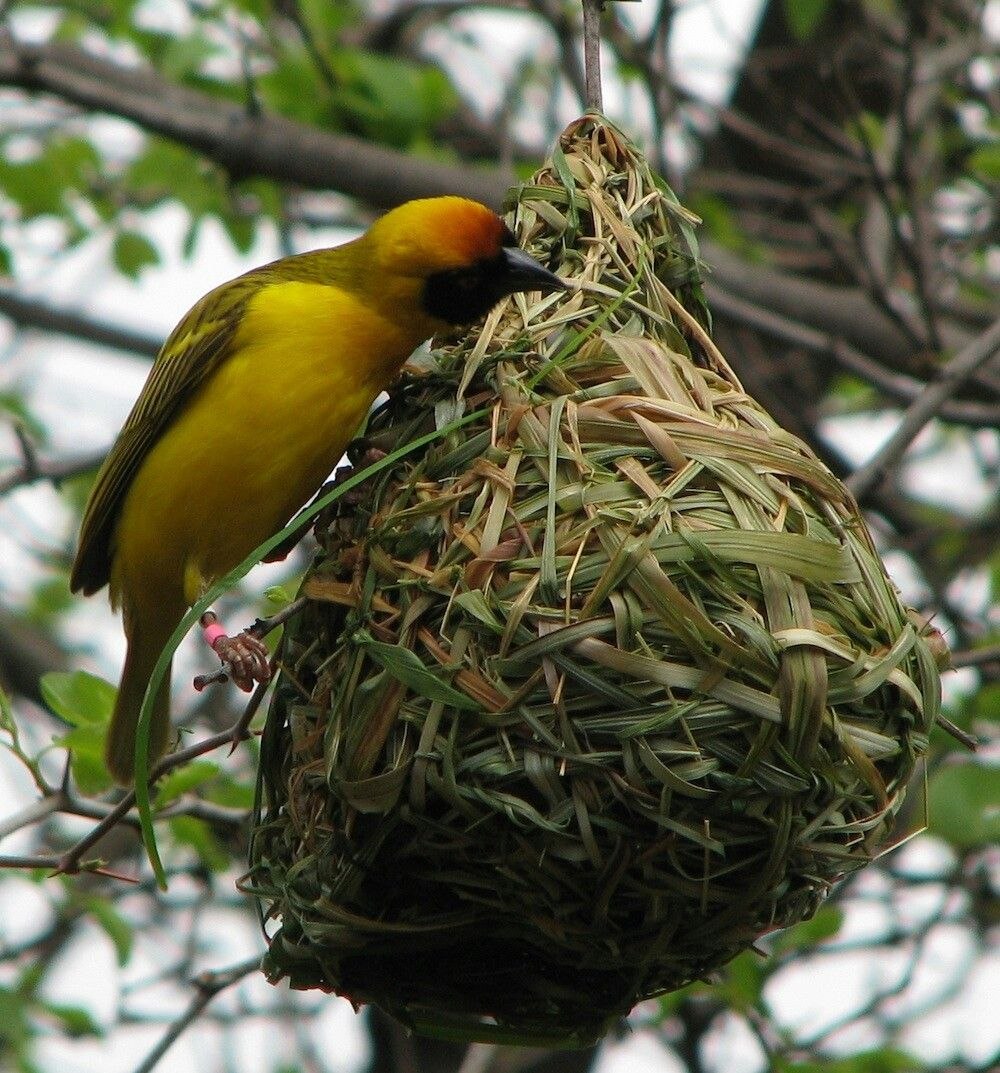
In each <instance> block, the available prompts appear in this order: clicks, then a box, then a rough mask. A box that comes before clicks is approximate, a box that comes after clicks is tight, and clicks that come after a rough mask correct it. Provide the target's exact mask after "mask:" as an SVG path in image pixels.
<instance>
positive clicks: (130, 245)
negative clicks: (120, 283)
mask: <svg viewBox="0 0 1000 1073" xmlns="http://www.w3.org/2000/svg"><path fill="white" fill-rule="evenodd" d="M111 255H112V257H113V259H114V262H115V268H117V269H118V271H119V272H121V274H122V275H123V276H128V278H129V279H138V277H139V274H140V273H141V272H142V270H143V269H144V268H145V267H146V266H147V265H155V264H159V263H160V254H159V252H158V251H157V249H156V247H155V246H154V245H153V244H152V242H150V241H149V239H148V238H146V236H145V235H141V234H140V233H139V232H138V231H119V232H118V234H117V235H115V241H114V245H113V246H112V249H111Z"/></svg>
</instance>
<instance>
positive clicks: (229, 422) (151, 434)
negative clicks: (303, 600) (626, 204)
mask: <svg viewBox="0 0 1000 1073" xmlns="http://www.w3.org/2000/svg"><path fill="white" fill-rule="evenodd" d="M564 286H565V285H564V284H563V283H562V282H561V281H560V280H559V278H558V277H557V276H555V275H553V273H551V272H549V271H548V270H547V269H545V268H543V267H542V265H540V264H539V263H538V262H537V261H535V260H534V259H533V258H531V257H529V256H528V255H527V254H526V253H524V252H522V251H521V250H520V249H518V247H517V244H516V242H515V239H514V236H513V235H512V234H511V232H510V230H509V229H508V228H507V227H506V226H505V225H504V223H503V221H501V220H500V218H499V217H498V216H496V215H495V214H494V213H493V212H491V211H490V210H489V209H487V208H486V207H485V206H483V205H480V204H478V203H477V202H474V201H468V200H466V199H464V198H458V197H441V198H428V199H424V200H420V201H411V202H408V203H407V204H405V205H401V206H400V207H399V208H396V209H393V210H392V211H391V212H389V213H387V214H386V215H385V216H383V217H382V218H381V219H379V220H378V221H376V222H375V223H374V224H373V225H372V227H371V228H370V229H369V230H368V231H367V233H365V234H364V235H362V236H361V237H360V238H358V239H355V240H354V241H353V242H348V243H346V244H345V245H343V246H338V247H336V248H335V249H325V250H316V251H314V252H312V253H304V254H299V255H298V256H295V257H286V258H284V259H282V260H280V261H275V262H273V263H271V264H268V265H264V266H263V267H261V268H257V269H254V270H252V271H250V272H247V273H246V274H244V275H242V276H239V277H237V278H236V279H234V280H231V281H230V282H229V283H224V284H223V285H222V286H220V287H217V288H216V289H215V290H213V291H211V292H210V293H209V294H207V295H205V297H204V298H202V299H201V301H199V302H198V303H197V304H196V305H195V306H194V308H193V309H192V310H191V311H190V312H189V313H188V314H187V316H185V317H184V319H183V320H182V321H181V322H180V324H178V326H177V327H176V328H175V329H174V331H173V332H172V333H171V335H170V337H169V339H168V340H167V342H166V343H165V344H164V346H163V349H162V350H161V351H160V354H159V356H158V357H157V359H156V361H155V362H154V363H153V367H152V370H151V372H150V375H149V379H148V380H147V381H146V384H145V386H144V387H143V389H142V393H141V394H140V396H139V398H138V400H137V402H136V404H135V406H134V407H133V408H132V412H131V413H130V414H129V416H128V418H127V420H126V422H125V425H124V427H123V428H122V430H121V433H120V434H119V436H118V439H117V441H116V442H115V444H114V446H113V447H112V449H111V452H110V454H109V455H108V457H107V459H106V461H105V462H104V465H103V466H102V467H101V469H100V471H99V473H98V475H97V479H96V482H95V484H94V487H93V490H92V492H91V494H90V499H89V501H88V503H87V507H86V510H85V512H84V516H83V523H82V527H81V530H80V539H79V545H78V549H77V553H76V559H75V561H74V563H73V570H72V575H71V579H70V586H71V588H72V590H73V591H74V592H78V591H82V592H83V593H85V594H87V595H89V594H91V593H94V592H97V591H98V590H99V589H101V588H102V587H103V586H104V585H105V584H107V585H108V586H109V589H110V599H111V604H112V607H114V608H116V609H119V608H120V609H121V611H122V614H123V620H124V627H125V635H126V638H127V641H128V652H127V655H126V657H125V666H124V669H123V671H122V677H121V684H120V685H119V688H118V699H117V702H116V704H115V710H114V715H113V717H112V720H111V726H110V728H109V731H108V738H107V746H106V754H105V755H106V761H107V765H108V770H109V771H110V772H111V774H112V775H113V776H114V778H115V779H117V780H118V781H119V782H121V783H123V784H126V785H127V784H128V783H130V782H131V781H132V770H133V764H134V752H135V731H136V723H137V721H138V718H139V710H140V707H141V704H142V699H143V696H144V694H145V691H146V686H147V684H148V682H149V677H150V675H151V673H152V670H153V666H154V665H155V663H156V660H157V659H158V657H159V654H160V652H161V650H162V649H163V647H164V645H165V644H166V642H167V640H168V638H169V637H170V634H171V633H172V632H173V631H174V629H175V627H176V626H177V623H178V622H179V621H180V619H181V618H182V617H183V615H184V613H185V612H186V610H187V608H188V607H190V606H191V605H192V604H193V603H194V602H195V601H196V600H197V599H198V598H199V596H201V595H202V594H203V593H204V591H205V590H206V588H207V587H208V586H209V585H210V584H211V583H212V582H213V581H215V580H216V579H218V578H219V577H221V576H222V575H223V574H225V573H227V572H228V571H229V570H231V569H232V568H233V567H234V566H236V565H237V564H238V563H240V562H242V560H243V559H245V558H246V557H247V555H249V554H250V552H251V551H252V550H253V549H254V548H255V547H256V546H257V545H258V544H260V543H261V542H262V541H264V540H266V539H267V537H269V536H271V535H272V534H273V533H274V532H276V531H277V530H278V529H279V528H280V527H281V526H282V525H284V524H285V523H286V522H287V521H288V519H289V518H291V517H292V515H294V513H295V512H296V511H297V510H298V509H299V508H300V507H301V506H302V505H303V504H304V503H305V502H306V501H307V500H308V499H309V497H310V496H311V495H312V494H313V493H314V492H315V491H316V490H317V489H318V488H319V487H320V485H321V484H322V482H323V481H324V479H325V478H326V477H327V476H328V475H329V473H330V471H331V470H332V469H333V467H334V466H335V465H336V463H337V461H338V460H339V459H340V457H341V456H342V454H343V452H344V449H345V448H346V446H347V444H348V442H349V441H350V440H351V438H352V436H353V435H354V433H355V431H356V430H357V428H358V426H359V425H360V423H361V421H362V420H363V418H364V417H365V415H366V414H367V412H368V409H369V407H370V406H371V405H372V403H373V401H374V399H375V397H376V396H377V395H378V394H379V392H381V391H383V390H384V389H385V388H386V387H388V385H389V384H391V383H392V381H393V379H394V378H395V377H396V375H397V373H398V372H399V369H400V367H401V366H402V364H403V363H404V362H405V361H406V359H407V357H408V356H409V355H410V354H411V353H412V351H413V350H414V349H415V348H416V347H417V346H418V345H419V344H420V343H421V342H423V340H425V339H427V338H428V337H430V336H431V335H434V334H435V333H436V332H438V331H441V330H443V329H445V328H447V327H449V326H452V325H457V324H467V323H470V322H472V321H475V320H477V319H478V318H479V317H481V316H482V315H483V314H484V313H486V312H487V311H488V310H489V309H490V308H492V306H494V305H495V304H496V303H497V302H498V301H500V300H501V299H502V298H504V297H505V296H507V295H509V294H512V293H514V292H515V291H542V292H549V291H555V290H561V289H563V288H564ZM209 640H210V641H211V643H212V645H213V647H214V648H215V650H216V651H217V652H218V653H219V655H220V656H221V657H222V658H223V660H224V661H225V662H227V663H228V664H229V665H230V667H231V669H232V671H233V676H234V680H235V681H236V682H237V684H238V685H240V687H241V688H243V689H249V688H251V686H252V683H253V681H254V680H257V681H261V680H263V681H266V679H267V673H268V671H267V661H266V654H265V652H264V650H263V646H261V645H260V642H258V641H255V639H253V638H248V637H247V635H246V634H241V635H239V636H238V637H236V638H228V637H225V635H224V633H223V632H222V631H221V628H220V629H218V630H217V633H216V634H214V635H209ZM169 726H170V718H169V682H165V683H164V685H163V687H162V688H161V689H160V690H159V692H158V694H157V696H156V703H155V708H154V713H153V723H152V728H151V732H150V762H151V763H152V762H153V761H155V760H156V759H157V758H158V757H160V756H161V755H162V754H163V753H164V752H165V751H166V749H167V747H168V744H169V736H170V734H169Z"/></svg>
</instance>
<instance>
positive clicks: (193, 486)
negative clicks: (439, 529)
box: [112, 282, 424, 606]
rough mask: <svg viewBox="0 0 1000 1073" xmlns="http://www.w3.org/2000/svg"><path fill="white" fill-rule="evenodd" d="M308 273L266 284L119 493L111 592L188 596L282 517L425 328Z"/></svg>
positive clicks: (326, 467) (335, 453) (336, 452)
mask: <svg viewBox="0 0 1000 1073" xmlns="http://www.w3.org/2000/svg"><path fill="white" fill-rule="evenodd" d="M421 319H422V318H419V317H418V318H415V320H416V321H417V323H412V322H411V323H410V324H409V327H408V328H407V327H402V328H401V327H399V326H396V325H393V324H392V323H390V322H389V321H387V320H386V319H384V318H383V317H381V316H379V315H378V314H376V313H374V312H372V311H370V310H368V309H366V307H364V306H362V305H361V304H360V303H358V302H357V301H356V300H355V299H353V298H351V297H350V296H349V295H346V294H344V293H342V292H340V291H337V290H335V289H333V288H330V287H326V286H322V285H319V284H312V283H299V282H289V283H280V284H274V285H271V286H269V287H267V288H265V289H264V290H263V291H261V292H260V293H259V294H258V295H256V296H255V297H254V298H253V299H252V300H251V303H250V305H249V307H248V309H247V312H246V315H245V318H244V321H243V323H242V325H241V329H240V332H239V334H238V336H237V338H236V341H235V344H234V347H233V352H232V354H231V355H230V356H229V357H227V358H226V360H225V361H224V363H223V364H222V365H221V366H220V368H219V369H218V370H217V371H216V372H215V373H214V374H213V375H212V377H211V379H210V380H209V381H208V382H207V383H206V384H205V385H203V387H202V388H201V389H200V391H199V392H198V394H197V395H196V396H195V397H194V398H193V399H192V400H191V401H190V402H189V403H188V405H187V406H186V408H185V409H184V411H183V413H182V414H181V415H180V416H179V417H178V418H177V419H176V420H175V421H174V423H173V424H172V425H171V426H170V427H169V428H168V429H167V431H166V432H165V433H164V435H163V436H162V437H161V439H160V440H159V441H158V442H157V444H156V446H155V447H154V448H153V449H152V450H151V451H150V453H149V455H148V456H147V458H146V460H145V461H144V463H143V465H142V467H141V468H140V470H139V472H138V473H137V475H136V477H135V479H134V481H133V483H132V486H131V488H130V489H129V492H128V494H127V496H126V498H125V501H124V503H123V507H122V514H121V519H120V522H119V525H118V530H117V541H116V551H115V569H114V577H113V579H112V587H113V592H115V593H117V594H121V596H122V597H123V602H125V603H126V604H131V605H132V606H137V605H144V604H148V605H152V604H155V603H161V604H162V603H163V602H166V603H174V602H176V599H177V598H178V597H180V596H181V595H183V600H184V603H185V604H191V603H193V602H194V601H195V599H197V597H198V595H199V591H198V590H199V589H200V587H201V586H202V585H203V584H204V583H207V582H210V581H212V580H214V579H217V578H218V577H220V576H221V575H222V574H224V573H226V572H228V571H229V570H231V569H232V568H233V567H234V566H236V565H237V564H238V563H239V562H241V561H242V560H243V559H245V558H246V556H247V555H248V554H249V553H250V552H251V551H252V550H253V549H254V548H255V547H256V546H257V545H258V544H260V543H261V542H262V541H263V540H265V539H267V537H268V536H270V535H272V534H273V533H274V532H275V531H276V530H278V529H279V528H280V527H281V526H282V525H283V524H284V523H285V522H287V521H288V519H289V518H290V517H291V516H292V515H293V514H294V513H295V511H296V510H297V509H298V508H299V507H301V506H302V505H303V503H305V502H306V501H307V500H308V499H309V497H310V496H311V495H312V494H313V493H314V492H315V491H316V490H317V488H318V487H319V486H320V484H321V483H322V481H323V480H324V478H325V477H326V476H327V475H328V474H329V473H330V471H331V469H332V468H333V467H334V466H335V465H336V463H337V461H338V459H339V458H340V457H341V455H342V454H343V452H344V449H345V447H346V446H347V444H348V442H349V441H350V439H351V438H352V436H353V435H354V433H355V431H356V430H357V428H358V426H359V424H360V423H361V421H362V419H363V418H364V416H365V414H366V413H367V411H368V408H369V407H370V406H371V404H372V402H373V400H374V398H375V396H376V395H377V394H378V393H379V391H381V390H383V389H384V388H385V387H386V386H387V385H388V384H389V383H390V382H391V380H392V379H393V378H394V376H395V374H396V373H397V372H398V369H399V366H400V365H401V364H402V362H403V361H405V360H406V358H407V356H408V355H409V354H410V352H411V351H412V350H413V348H414V347H415V346H416V345H417V344H418V343H420V341H421V340H422V338H424V336H423V335H422V334H421V332H422V331H423V330H424V326H423V325H422V324H421V323H419V322H420V321H421Z"/></svg>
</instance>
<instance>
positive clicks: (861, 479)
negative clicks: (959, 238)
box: [846, 319, 1000, 498]
mask: <svg viewBox="0 0 1000 1073" xmlns="http://www.w3.org/2000/svg"><path fill="white" fill-rule="evenodd" d="M998 351H1000V319H998V320H996V321H994V323H993V326H992V327H991V328H989V329H988V330H987V331H985V332H984V333H983V334H982V335H981V336H979V338H978V339H976V340H974V341H973V342H972V343H970V344H969V345H968V346H967V347H966V348H965V349H964V350H961V351H960V352H959V353H958V354H956V355H955V357H954V358H952V359H951V361H949V362H948V364H947V365H945V366H944V368H943V369H942V370H941V375H940V378H939V379H938V380H936V381H935V382H934V383H932V384H928V386H927V387H926V388H925V389H924V391H923V392H922V393H921V395H920V397H919V398H918V399H917V400H916V401H915V402H914V403H913V404H912V405H911V406H910V408H909V409H908V410H907V411H906V413H905V414H904V415H903V420H902V421H900V423H899V427H898V428H897V429H896V431H895V432H894V433H893V434H892V435H891V436H890V437H889V439H888V440H887V441H886V442H885V444H883V446H882V448H881V449H880V450H879V451H877V452H876V453H875V454H874V455H873V456H872V458H870V459H869V460H868V461H867V462H866V463H865V464H864V465H863V466H861V467H860V468H859V469H857V470H855V471H854V473H852V474H851V476H850V477H848V479H847V482H846V483H847V487H848V488H849V489H850V490H851V491H852V492H853V493H854V495H855V496H857V497H858V498H861V497H862V496H864V495H865V494H866V493H867V492H869V491H871V489H872V488H873V487H874V486H875V485H876V484H877V483H878V482H879V481H881V480H882V478H883V477H884V476H885V474H886V472H887V471H888V470H889V469H891V468H892V467H893V466H895V465H896V464H897V463H898V462H899V461H900V459H901V458H902V457H903V455H904V454H905V453H906V449H907V447H909V446H910V444H911V443H912V442H913V440H914V439H916V437H917V434H918V433H919V432H920V430H921V429H922V428H923V427H924V426H925V425H926V424H927V423H928V422H929V421H930V420H931V419H932V418H934V417H936V416H937V415H938V414H939V413H940V411H941V406H942V405H943V404H944V402H945V401H946V400H947V399H949V398H950V397H951V396H952V395H954V393H955V392H956V391H957V390H958V389H959V387H961V385H962V384H963V383H965V381H966V380H968V379H969V377H971V376H972V374H973V373H974V372H975V371H976V370H977V369H980V368H982V367H984V366H985V365H986V364H987V363H988V362H990V361H991V360H992V359H993V358H994V357H995V356H996V354H997V352H998Z"/></svg>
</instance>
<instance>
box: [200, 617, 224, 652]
mask: <svg viewBox="0 0 1000 1073" xmlns="http://www.w3.org/2000/svg"><path fill="white" fill-rule="evenodd" d="M201 635H202V637H204V638H205V640H206V641H207V642H208V644H209V645H210V646H211V647H212V648H215V642H216V641H218V640H219V638H220V637H225V636H226V630H225V627H224V626H222V625H220V624H219V623H218V622H213V623H212V624H211V625H210V626H203V627H202V630H201Z"/></svg>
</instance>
